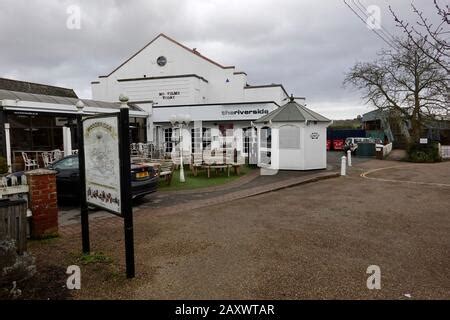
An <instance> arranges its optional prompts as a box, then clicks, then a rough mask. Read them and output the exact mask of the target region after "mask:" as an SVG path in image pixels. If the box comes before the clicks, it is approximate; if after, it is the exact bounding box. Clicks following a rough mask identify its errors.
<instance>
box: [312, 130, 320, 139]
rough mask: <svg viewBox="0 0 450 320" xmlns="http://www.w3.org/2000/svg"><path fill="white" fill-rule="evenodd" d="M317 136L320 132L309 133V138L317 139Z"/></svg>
mask: <svg viewBox="0 0 450 320" xmlns="http://www.w3.org/2000/svg"><path fill="white" fill-rule="evenodd" d="M319 137H320V134H319V133H318V132H313V133H311V139H313V140H317V139H319Z"/></svg>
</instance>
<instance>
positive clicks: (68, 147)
mask: <svg viewBox="0 0 450 320" xmlns="http://www.w3.org/2000/svg"><path fill="white" fill-rule="evenodd" d="M63 145H64V156H70V155H72V133H71V130H70V128H69V127H63Z"/></svg>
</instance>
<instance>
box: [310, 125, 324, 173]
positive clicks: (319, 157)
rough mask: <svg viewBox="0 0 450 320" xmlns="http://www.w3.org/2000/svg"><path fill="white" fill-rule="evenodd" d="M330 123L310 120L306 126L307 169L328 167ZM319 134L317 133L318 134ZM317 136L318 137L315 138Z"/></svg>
mask: <svg viewBox="0 0 450 320" xmlns="http://www.w3.org/2000/svg"><path fill="white" fill-rule="evenodd" d="M328 125H329V124H328V123H323V122H318V123H317V124H314V123H312V122H309V124H308V125H307V126H305V135H304V142H305V164H304V169H305V170H313V169H326V167H327V126H328ZM316 134H317V135H316ZM311 135H313V137H317V139H313V138H312V136H311Z"/></svg>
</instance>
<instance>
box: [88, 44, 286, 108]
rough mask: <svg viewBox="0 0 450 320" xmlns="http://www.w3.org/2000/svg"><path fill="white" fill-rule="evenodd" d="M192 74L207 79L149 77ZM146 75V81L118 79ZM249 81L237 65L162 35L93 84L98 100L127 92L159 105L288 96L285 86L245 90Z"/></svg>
mask: <svg viewBox="0 0 450 320" xmlns="http://www.w3.org/2000/svg"><path fill="white" fill-rule="evenodd" d="M130 53H131V52H130ZM160 56H164V57H166V58H167V64H166V65H165V66H163V67H161V66H159V65H158V64H157V62H156V61H157V59H158V57H160ZM192 74H195V75H197V76H199V77H202V78H203V79H204V80H206V81H204V80H201V79H198V78H196V77H189V78H184V77H183V78H179V77H178V78H164V79H152V80H149V79H148V78H154V77H173V76H180V75H192ZM144 77H146V80H134V81H122V82H118V81H117V80H120V79H122V80H123V79H143V78H144ZM97 82H98V83H97ZM246 84H247V75H246V74H245V73H236V70H235V68H234V67H232V68H229V67H226V68H223V67H221V66H219V65H216V64H214V63H212V62H210V61H208V60H205V59H204V58H202V57H200V56H199V55H198V54H195V53H193V52H191V51H188V50H186V49H185V48H183V47H181V46H180V45H178V44H176V43H174V42H173V41H171V40H169V39H167V38H166V37H164V36H158V37H157V38H156V39H155V40H154V41H153V42H152V43H151V44H150V45H148V46H147V47H146V48H144V49H143V50H142V51H140V52H138V53H137V54H136V55H135V56H134V57H132V58H131V59H130V60H129V61H128V62H126V63H125V64H124V65H123V66H121V67H120V68H119V69H117V70H116V71H115V72H113V73H112V74H111V75H109V76H107V77H102V78H99V79H96V80H95V81H94V82H93V84H92V97H93V99H96V100H104V101H117V100H118V96H119V95H120V94H121V93H125V94H126V95H128V96H129V97H130V101H131V102H133V101H154V102H157V103H158V104H159V105H179V104H207V103H234V102H248V101H252V102H253V101H258V102H261V101H275V102H276V103H278V104H282V103H283V99H284V98H286V94H285V93H284V91H283V90H282V89H281V87H263V88H251V89H244V87H245V86H246ZM174 91H176V92H180V94H179V95H174V96H173V99H165V100H164V99H162V97H161V94H162V93H167V92H174Z"/></svg>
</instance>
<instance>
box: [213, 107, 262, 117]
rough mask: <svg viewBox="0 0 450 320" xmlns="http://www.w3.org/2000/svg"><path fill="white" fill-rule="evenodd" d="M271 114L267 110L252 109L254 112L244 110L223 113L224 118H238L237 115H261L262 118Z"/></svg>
mask: <svg viewBox="0 0 450 320" xmlns="http://www.w3.org/2000/svg"><path fill="white" fill-rule="evenodd" d="M268 113H269V110H267V109H252V110H242V109H236V110H224V111H222V115H223V116H236V115H247V114H253V115H259V116H260V117H262V116H264V115H266V114H268Z"/></svg>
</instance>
